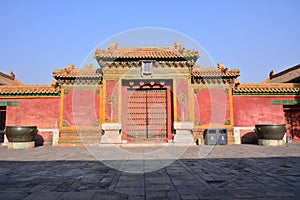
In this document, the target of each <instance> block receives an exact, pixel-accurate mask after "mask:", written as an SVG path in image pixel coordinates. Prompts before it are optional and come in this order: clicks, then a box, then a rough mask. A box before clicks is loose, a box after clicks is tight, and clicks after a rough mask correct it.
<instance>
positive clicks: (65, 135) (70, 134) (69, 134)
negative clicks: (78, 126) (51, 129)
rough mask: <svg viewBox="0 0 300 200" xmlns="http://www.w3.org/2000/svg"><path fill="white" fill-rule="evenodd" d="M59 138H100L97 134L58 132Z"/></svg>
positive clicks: (99, 134)
mask: <svg viewBox="0 0 300 200" xmlns="http://www.w3.org/2000/svg"><path fill="white" fill-rule="evenodd" d="M59 135H60V137H68V136H83V137H85V136H101V133H99V132H88V133H77V132H60V133H59Z"/></svg>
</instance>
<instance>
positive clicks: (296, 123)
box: [283, 105, 300, 141]
mask: <svg viewBox="0 0 300 200" xmlns="http://www.w3.org/2000/svg"><path fill="white" fill-rule="evenodd" d="M283 109H284V112H285V119H286V124H287V135H288V136H291V137H292V139H293V141H300V106H299V105H297V106H284V108H283Z"/></svg>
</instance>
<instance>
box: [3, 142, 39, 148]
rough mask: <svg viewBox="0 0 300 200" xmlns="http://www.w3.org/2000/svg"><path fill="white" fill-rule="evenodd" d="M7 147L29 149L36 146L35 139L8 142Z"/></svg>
mask: <svg viewBox="0 0 300 200" xmlns="http://www.w3.org/2000/svg"><path fill="white" fill-rule="evenodd" d="M7 147H8V148H9V149H29V148H33V147H34V141H32V142H8V143H7Z"/></svg>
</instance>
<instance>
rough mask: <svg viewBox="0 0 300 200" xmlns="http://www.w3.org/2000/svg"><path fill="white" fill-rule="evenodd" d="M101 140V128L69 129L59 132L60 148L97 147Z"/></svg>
mask: <svg viewBox="0 0 300 200" xmlns="http://www.w3.org/2000/svg"><path fill="white" fill-rule="evenodd" d="M100 140H101V129H100V128H97V127H96V128H77V129H76V128H69V129H61V130H60V132H59V141H58V145H59V146H97V145H99V144H100Z"/></svg>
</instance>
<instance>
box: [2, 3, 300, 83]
mask: <svg viewBox="0 0 300 200" xmlns="http://www.w3.org/2000/svg"><path fill="white" fill-rule="evenodd" d="M299 9H300V1H298V0H295V1H293V0H281V1H278V0H269V1H268V0H250V1H247V0H226V1H225V0H224V1H221V0H210V1H209V0H207V1H201V0H195V1H190V0H184V1H174V0H173V1H167V0H165V1H162V0H153V1H130V0H126V1H121V0H120V1H116V0H110V1H89V0H85V1H83V0H82V1H79V0H64V1H60V0H51V1H46V0H44V1H43V0H26V1H25V0H24V1H21V0H20V1H16V0H0V58H1V59H0V71H1V72H4V73H9V72H10V71H11V70H13V71H14V73H15V74H16V76H17V78H18V79H19V80H20V81H22V82H23V83H25V84H50V83H51V80H52V71H53V70H54V69H59V68H64V67H66V66H68V65H70V64H72V63H74V64H75V66H77V67H81V64H82V63H83V62H84V60H85V58H86V56H87V55H88V54H89V53H90V52H91V50H93V49H94V48H95V47H96V46H97V45H98V44H99V43H101V42H102V41H104V40H106V39H107V38H110V37H111V36H113V35H116V34H118V33H120V32H124V31H127V30H131V29H136V28H142V27H161V28H166V29H171V30H175V31H178V32H181V33H183V34H185V35H187V36H188V37H191V38H193V39H194V40H195V41H196V42H197V43H199V44H200V45H202V47H203V48H204V49H205V50H206V51H207V52H208V53H209V55H210V57H211V58H212V59H213V62H214V64H216V63H217V62H218V61H220V62H222V63H224V65H225V66H228V67H229V68H238V69H240V70H241V77H240V81H241V82H243V83H248V82H249V83H251V82H262V81H264V80H265V79H266V78H267V77H268V74H269V72H270V71H271V70H272V69H273V70H274V71H275V73H276V72H279V71H282V70H284V69H286V68H288V67H291V66H294V65H296V64H299V63H300V56H299V55H300V54H299V52H300V37H299V32H300V30H299V29H300V26H299V22H300V14H299V12H298V11H299ZM169 45H173V43H170V44H169ZM200 59H201V58H200ZM203 67H206V66H203ZM207 67H211V66H207Z"/></svg>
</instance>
